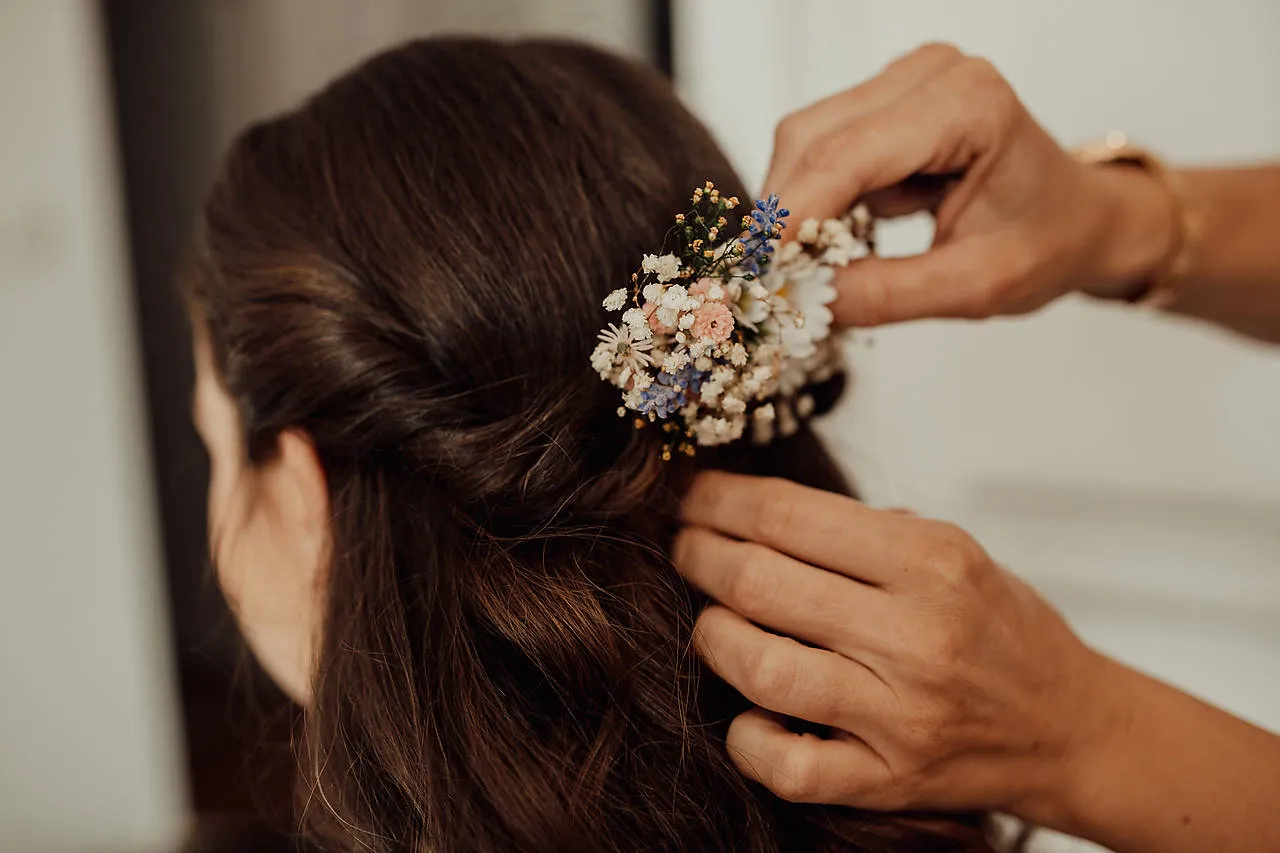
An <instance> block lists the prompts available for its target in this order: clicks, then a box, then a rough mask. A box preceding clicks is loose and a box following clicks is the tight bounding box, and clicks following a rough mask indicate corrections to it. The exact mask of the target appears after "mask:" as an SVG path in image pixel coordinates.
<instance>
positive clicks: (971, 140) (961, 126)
mask: <svg viewBox="0 0 1280 853" xmlns="http://www.w3.org/2000/svg"><path fill="white" fill-rule="evenodd" d="M987 67H988V66H987V65H985V64H983V63H980V62H978V61H968V60H966V61H964V62H961V63H958V64H957V65H953V66H950V67H949V68H948V69H947V70H946V72H945V73H943V74H939V75H937V76H934V77H932V78H930V79H928V80H927V81H925V82H924V83H922V84H921V85H920V86H917V87H916V88H914V89H912V90H911V91H909V92H907V93H906V94H904V95H903V96H902V97H901V98H899V99H898V100H896V101H894V102H892V103H890V104H887V105H885V106H883V107H881V108H879V109H876V110H873V111H871V112H869V113H867V114H865V115H862V116H860V117H858V118H855V119H854V120H852V121H851V122H850V123H849V124H847V125H845V126H844V127H842V128H841V129H840V130H838V131H836V132H834V133H831V134H829V135H827V136H826V137H824V138H823V139H822V141H821V142H819V143H817V144H816V145H814V146H812V147H811V148H810V150H809V151H808V152H807V154H806V157H805V160H804V164H803V166H802V167H798V168H796V169H794V170H792V172H791V173H790V174H789V175H788V176H787V179H786V181H785V183H784V184H783V185H781V186H778V187H775V188H773V191H774V192H776V193H777V194H778V196H779V197H780V198H782V199H783V200H784V201H785V202H786V203H787V207H788V208H790V209H791V211H792V213H793V214H794V215H795V216H797V217H799V219H798V220H797V221H803V219H804V218H807V217H816V218H819V219H821V218H824V217H828V216H838V215H840V214H842V213H844V212H845V211H846V210H848V209H849V208H850V207H852V206H853V204H854V203H855V202H856V201H857V200H858V199H859V198H861V197H862V196H864V195H866V194H867V193H870V192H874V191H876V190H882V189H885V188H886V187H890V186H893V185H895V184H899V183H901V182H902V181H904V180H906V179H907V178H909V177H911V176H912V175H918V174H919V175H954V174H957V173H960V172H963V171H964V170H965V169H967V168H968V167H970V166H971V165H972V164H973V163H974V162H975V161H976V159H977V158H978V157H979V156H981V155H983V154H985V153H987V149H988V148H990V146H991V145H993V144H994V141H995V138H996V137H997V134H996V133H995V131H994V128H996V126H997V122H995V121H993V120H992V119H991V114H992V113H998V111H999V109H1000V105H999V104H998V103H996V102H994V101H993V102H991V103H988V102H985V101H979V102H976V103H975V102H973V101H971V100H967V99H966V98H965V97H964V95H966V94H968V91H969V90H971V89H973V88H975V86H976V84H975V83H973V81H974V80H975V79H980V78H981V77H982V75H986V74H992V73H995V72H989V71H985V70H984V69H986V68H987Z"/></svg>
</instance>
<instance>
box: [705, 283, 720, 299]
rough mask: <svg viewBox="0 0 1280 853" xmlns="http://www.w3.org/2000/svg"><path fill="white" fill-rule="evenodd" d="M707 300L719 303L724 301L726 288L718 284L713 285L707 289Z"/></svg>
mask: <svg viewBox="0 0 1280 853" xmlns="http://www.w3.org/2000/svg"><path fill="white" fill-rule="evenodd" d="M707 298H708V299H710V300H712V301H714V302H719V301H720V300H721V299H724V288H723V287H721V286H720V285H718V284H713V285H711V286H710V287H708V288H707Z"/></svg>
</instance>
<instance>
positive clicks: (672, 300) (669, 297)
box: [662, 284, 689, 311]
mask: <svg viewBox="0 0 1280 853" xmlns="http://www.w3.org/2000/svg"><path fill="white" fill-rule="evenodd" d="M688 298H689V291H688V290H686V289H685V287H684V285H683V284H673V285H670V286H668V287H667V289H666V291H665V292H664V293H663V294H662V307H663V308H670V309H671V310H672V311H679V310H681V309H682V308H684V303H685V300H686V299H688Z"/></svg>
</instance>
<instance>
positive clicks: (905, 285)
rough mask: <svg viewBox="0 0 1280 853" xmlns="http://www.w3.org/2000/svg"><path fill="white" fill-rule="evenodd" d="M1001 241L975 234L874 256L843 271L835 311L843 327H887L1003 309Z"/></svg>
mask: <svg viewBox="0 0 1280 853" xmlns="http://www.w3.org/2000/svg"><path fill="white" fill-rule="evenodd" d="M998 249H999V243H998V241H996V240H995V239H993V238H990V237H970V238H968V239H965V240H958V241H956V242H950V243H945V244H943V245H940V246H936V247H934V248H932V249H930V250H929V251H927V252H925V253H924V254H920V255H912V256H910V257H903V258H882V257H877V256H870V257H866V258H861V259H859V260H856V261H854V262H852V263H850V264H849V265H848V266H847V267H845V268H844V269H841V270H837V272H836V276H835V279H834V280H833V282H832V283H833V285H834V286H835V288H836V294H837V295H836V300H835V302H833V303H832V304H831V313H832V314H833V315H834V316H835V323H836V325H837V326H854V327H857V326H881V325H884V324H886V323H901V322H903V321H905V320H923V319H926V318H930V317H953V318H967V319H979V318H985V317H990V316H992V315H993V314H997V313H1000V312H999V306H998V305H997V304H996V303H997V296H998V293H999V288H998V286H997V282H998V279H997V270H998V269H999V251H998Z"/></svg>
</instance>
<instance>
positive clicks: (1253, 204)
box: [1086, 166, 1280, 343]
mask: <svg viewBox="0 0 1280 853" xmlns="http://www.w3.org/2000/svg"><path fill="white" fill-rule="evenodd" d="M1097 171H1098V178H1097V183H1098V184H1099V187H1100V188H1101V193H1100V195H1101V197H1102V198H1103V199H1104V210H1105V211H1106V214H1105V215H1104V216H1102V217H1100V222H1101V223H1103V227H1104V228H1105V229H1106V231H1107V234H1106V235H1105V236H1104V237H1103V238H1102V247H1101V248H1100V249H1099V253H1100V258H1101V259H1102V262H1101V267H1102V270H1101V275H1100V276H1099V283H1098V284H1091V286H1090V287H1089V288H1086V290H1087V291H1088V292H1092V293H1094V294H1095V295H1099V296H1109V297H1118V296H1123V295H1125V294H1126V293H1132V292H1134V290H1135V288H1140V287H1141V282H1142V281H1143V280H1144V279H1145V278H1146V277H1147V276H1148V275H1149V274H1150V272H1151V270H1152V269H1154V268H1155V266H1157V265H1158V264H1159V263H1160V261H1161V260H1162V259H1163V258H1164V257H1165V256H1166V255H1167V253H1168V250H1169V246H1170V243H1171V241H1172V239H1173V238H1174V227H1173V225H1172V223H1173V221H1174V219H1173V215H1172V212H1171V207H1170V205H1171V199H1170V196H1169V194H1168V192H1167V190H1166V189H1165V188H1164V187H1162V186H1160V185H1159V182H1158V181H1157V180H1156V179H1155V178H1152V177H1151V176H1149V175H1147V174H1146V173H1144V172H1142V171H1141V170H1138V169H1133V168H1123V167H1122V168H1114V167H1113V168H1105V169H1100V170H1097ZM1177 179H1178V180H1179V182H1180V183H1181V184H1182V186H1183V188H1184V191H1185V195H1186V205H1187V209H1188V211H1189V212H1190V216H1191V218H1192V221H1193V222H1194V223H1195V227H1196V228H1197V229H1198V231H1199V245H1198V249H1197V250H1196V252H1195V255H1194V257H1195V263H1194V266H1193V268H1192V269H1191V271H1190V274H1189V276H1188V277H1186V278H1185V279H1183V280H1181V281H1180V282H1179V283H1178V284H1177V286H1176V292H1177V298H1176V299H1175V300H1174V301H1173V303H1171V304H1170V305H1169V306H1168V310H1170V311H1173V312H1175V313H1179V314H1186V315H1190V316H1194V317H1199V318H1201V319H1204V320H1209V321H1211V322H1214V323H1218V324H1220V325H1223V326H1226V327H1228V328H1231V329H1235V330H1236V331H1238V332H1242V333H1244V334H1247V335H1251V336H1253V337H1255V338H1259V339H1261V340H1265V341H1270V342H1273V343H1280V166H1259V167H1252V168H1240V169H1186V170H1181V171H1179V172H1177Z"/></svg>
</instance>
